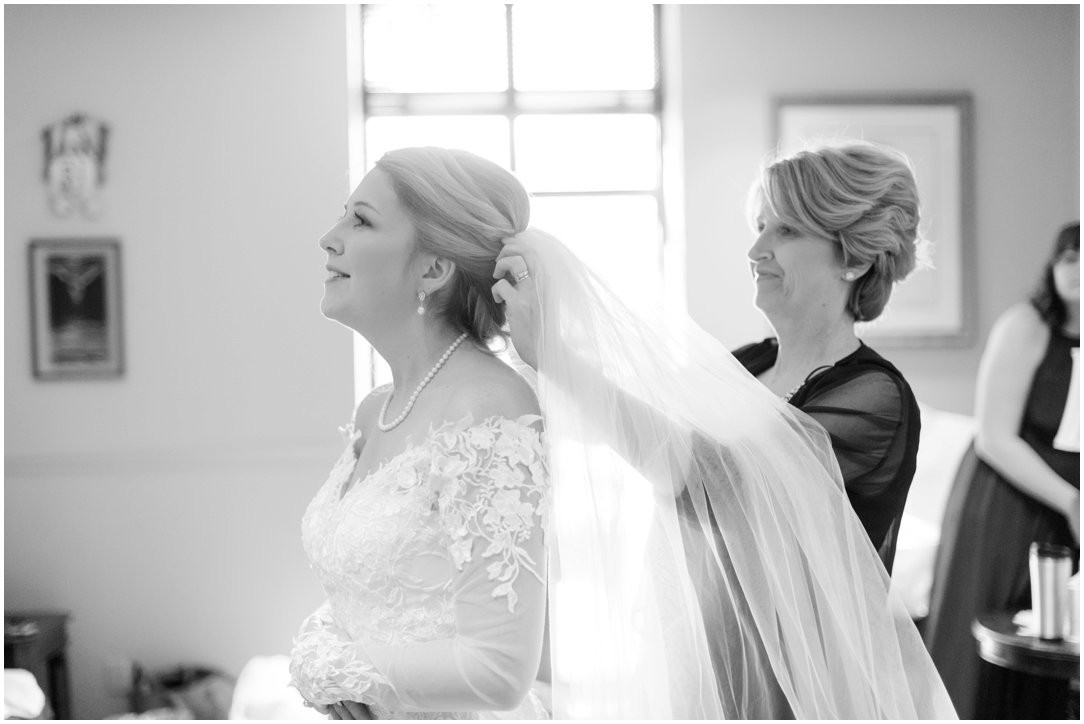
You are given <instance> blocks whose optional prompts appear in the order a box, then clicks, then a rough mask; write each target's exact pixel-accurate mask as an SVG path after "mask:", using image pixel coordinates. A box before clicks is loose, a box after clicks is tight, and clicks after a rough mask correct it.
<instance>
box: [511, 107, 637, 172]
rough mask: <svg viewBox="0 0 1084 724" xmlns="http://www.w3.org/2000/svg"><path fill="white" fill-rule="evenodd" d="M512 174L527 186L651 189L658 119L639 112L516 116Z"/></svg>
mask: <svg viewBox="0 0 1084 724" xmlns="http://www.w3.org/2000/svg"><path fill="white" fill-rule="evenodd" d="M516 173H517V174H519V176H520V178H522V179H523V182H524V183H525V184H527V188H528V189H530V190H531V191H640V190H652V189H654V188H655V187H656V186H657V185H658V124H657V122H656V120H655V117H654V116H652V115H649V114H643V113H638V114H620V115H618V114H602V115H586V114H582V115H581V114H575V115H573V114H565V115H553V116H551V115H523V116H520V117H519V118H517V119H516Z"/></svg>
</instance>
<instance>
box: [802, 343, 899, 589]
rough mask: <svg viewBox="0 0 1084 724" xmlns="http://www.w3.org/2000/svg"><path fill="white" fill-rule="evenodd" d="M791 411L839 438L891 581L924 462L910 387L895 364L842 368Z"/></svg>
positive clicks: (839, 453) (842, 459)
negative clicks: (917, 472) (918, 472)
mask: <svg viewBox="0 0 1084 724" xmlns="http://www.w3.org/2000/svg"><path fill="white" fill-rule="evenodd" d="M867 349H868V348H867ZM870 353H871V354H873V355H876V353H873V352H872V350H870ZM791 403H792V404H794V405H795V406H797V407H799V408H800V409H801V410H802V411H804V412H805V413H806V414H808V415H810V416H811V417H813V418H814V419H815V420H816V421H817V422H819V423H820V424H821V425H822V426H823V427H824V428H825V429H826V430H827V431H828V433H829V435H830V436H831V438H832V448H833V450H834V451H835V454H836V459H837V460H838V461H839V468H840V472H841V473H842V474H843V481H844V484H845V485H846V488H847V496H848V497H849V498H850V501H851V505H852V506H853V507H854V510H855V513H857V514H858V518H859V519H860V520H861V521H862V525H863V526H864V527H865V529H866V533H867V534H868V535H869V537H870V540H871V541H872V542H873V545H874V547H875V548H877V551H878V553H879V554H880V556H881V560H882V561H883V562H884V564H885V568H887V569H888V571H889V572H890V573H891V571H892V561H893V559H894V558H895V555H896V537H897V535H898V533H899V526H900V522H901V521H902V518H903V506H904V503H905V502H906V500H907V491H908V490H909V489H910V487H911V479H912V478H913V477H914V474H915V461H916V458H917V455H918V433H919V427H920V420H919V413H918V403H917V401H916V400H915V398H914V394H913V393H912V392H911V389H910V387H909V386H908V385H907V382H906V381H905V380H904V379H903V377H902V375H900V374H899V372H898V371H896V369H895V368H894V367H891V365H888V363H887V362H886V363H884V365H881V364H877V363H872V362H871V363H858V364H854V365H837V366H835V367H832V368H831V369H829V370H827V371H826V372H824V373H822V374H821V375H820V376H818V377H814V378H813V379H812V380H810V381H809V382H808V383H807V384H806V385H805V386H804V387H803V388H802V389H801V390H800V391H799V393H798V394H797V395H795V397H794V398H792V399H791Z"/></svg>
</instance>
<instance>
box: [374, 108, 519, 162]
mask: <svg viewBox="0 0 1084 724" xmlns="http://www.w3.org/2000/svg"><path fill="white" fill-rule="evenodd" d="M406 146H444V147H446V148H462V149H463V150H465V151H471V152H472V153H477V154H478V155H479V156H483V157H485V158H488V159H489V160H490V161H493V162H495V163H498V164H500V165H501V166H503V167H504V168H508V167H509V166H510V165H511V160H510V159H509V150H508V149H509V140H508V119H506V118H505V117H504V116H378V117H376V118H370V119H369V120H367V121H366V122H365V157H366V158H365V161H366V166H367V168H372V167H373V164H374V163H376V161H377V160H379V158H380V157H381V156H383V155H384V153H385V152H387V151H390V150H392V149H394V148H404V147H406Z"/></svg>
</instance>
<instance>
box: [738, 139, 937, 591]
mask: <svg viewBox="0 0 1084 724" xmlns="http://www.w3.org/2000/svg"><path fill="white" fill-rule="evenodd" d="M750 201H751V203H750V216H751V217H753V219H754V221H755V227H756V230H757V234H758V236H757V240H756V243H755V244H754V245H753V247H752V248H751V249H750V250H749V259H750V261H751V264H752V268H753V273H754V276H755V278H756V300H755V301H756V305H757V307H759V308H760V310H761V311H762V312H764V315H765V316H766V317H767V318H768V321H769V322H770V323H771V325H772V329H773V330H774V331H775V334H776V336H775V337H770V338H768V339H765V340H763V341H761V342H757V343H754V344H749V345H746V346H744V347H742V348H740V349H738V350H736V351H735V352H734V356H735V357H737V359H738V361H739V362H741V363H742V364H743V365H744V366H745V368H746V369H747V370H749V372H751V373H752V374H753V375H754V376H756V377H757V378H758V379H760V381H761V382H763V383H764V384H765V385H766V386H767V387H768V388H769V389H770V390H772V391H773V392H775V393H776V394H777V395H779V396H780V397H782V398H783V399H784V400H787V401H788V402H789V403H790V404H791V405H794V406H795V407H797V408H799V409H801V410H802V411H804V412H805V413H807V414H809V415H810V416H811V417H813V418H814V419H815V420H817V422H819V423H820V424H821V425H822V426H823V427H824V428H825V429H826V430H827V431H828V433H829V434H830V435H831V438H832V448H833V450H834V451H835V454H836V459H837V460H838V461H839V467H840V471H841V472H842V473H843V480H844V483H845V485H846V489H847V495H848V497H849V498H850V501H851V505H852V506H853V507H854V510H855V512H856V513H857V515H858V518H859V520H861V521H862V525H863V526H864V527H865V529H866V533H867V534H868V535H869V537H870V540H871V541H872V542H873V546H874V547H875V548H876V549H877V552H878V553H879V555H880V557H881V561H882V562H883V563H884V565H885V568H886V569H887V570H888V572H889V573H891V572H892V561H893V559H894V558H895V555H896V538H897V536H898V534H899V527H900V521H901V520H902V518H903V506H904V503H905V502H906V499H907V491H908V489H909V488H910V486H911V479H912V478H913V477H914V474H915V459H916V456H917V455H918V436H919V427H920V420H919V412H918V403H917V402H916V400H915V396H914V394H913V393H912V392H911V388H910V386H909V385H908V384H907V380H905V379H904V378H903V375H902V374H900V372H899V370H897V369H896V368H895V367H894V366H893V365H892V363H890V362H889V361H888V360H886V359H885V358H884V357H882V356H881V355H879V354H877V352H875V351H874V350H872V349H871V348H870V347H869V346H867V345H866V344H865V343H863V342H862V341H861V340H860V339H859V338H858V336H857V335H856V334H855V329H854V326H855V323H856V322H866V321H870V320H873V319H876V318H877V317H878V316H879V315H880V314H881V312H882V311H883V309H884V307H885V305H886V304H887V303H888V299H889V296H890V295H891V293H892V288H893V285H894V284H895V283H896V282H898V281H901V280H902V279H904V278H905V277H906V276H907V275H908V274H909V273H910V272H911V270H912V269H914V267H915V260H916V251H917V247H918V245H919V244H921V242H920V240H919V235H918V222H919V205H918V189H917V186H916V185H915V179H914V174H913V173H912V171H911V168H910V165H909V163H908V162H907V159H906V158H904V157H903V156H902V155H901V154H899V153H897V152H895V151H892V150H890V149H887V148H883V147H880V146H875V145H873V144H868V143H851V144H847V145H844V146H830V147H823V148H818V149H813V150H806V151H801V152H799V153H797V154H795V155H793V156H790V157H785V158H782V159H779V160H776V161H774V162H772V163H770V164H769V165H767V166H766V167H765V168H764V169H763V171H762V173H761V177H760V179H759V180H758V182H757V183H756V184H755V185H754V187H753V193H752V195H751V197H750Z"/></svg>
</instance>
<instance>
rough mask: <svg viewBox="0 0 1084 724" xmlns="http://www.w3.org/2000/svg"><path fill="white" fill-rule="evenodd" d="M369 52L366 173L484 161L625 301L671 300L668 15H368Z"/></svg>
mask: <svg viewBox="0 0 1084 724" xmlns="http://www.w3.org/2000/svg"><path fill="white" fill-rule="evenodd" d="M360 45H361V53H360V58H359V61H360V65H361V68H362V72H361V76H360V84H359V85H360V96H361V103H360V115H361V118H362V119H363V124H364V125H363V129H362V130H361V133H360V134H359V135H360V139H358V140H361V141H362V143H363V144H364V154H363V156H364V162H363V163H364V168H365V170H368V169H369V168H371V167H372V165H373V163H374V162H375V161H376V160H377V159H379V158H380V156H381V155H382V154H383V153H384V152H385V151H388V150H390V149H393V148H399V147H403V146H417V145H436V146H452V147H457V148H463V149H466V150H469V151H473V152H474V153H477V154H479V155H481V156H485V157H486V158H489V159H491V160H493V161H495V162H497V163H499V164H501V165H503V166H505V167H506V168H510V169H512V170H513V171H514V172H515V173H516V174H517V176H519V178H520V179H521V180H522V181H523V183H524V185H526V187H527V190H528V191H529V192H531V194H532V197H533V198H532V212H531V223H532V225H534V226H538V227H540V228H543V229H545V230H547V231H549V232H551V233H553V234H554V235H556V236H557V237H559V238H560V239H562V240H563V241H564V242H565V243H566V244H567V245H568V246H569V247H570V248H572V249H573V250H574V251H575V252H576V253H577V254H578V255H579V256H580V257H581V258H582V259H584V261H585V262H587V263H588V264H590V265H591V266H592V267H593V268H595V270H596V271H597V272H598V273H599V274H600V275H601V276H603V278H605V279H606V280H607V281H608V282H609V283H610V284H611V286H613V287H614V288H615V289H616V290H617V291H618V292H624V293H639V294H642V293H643V292H644V287H645V284H646V285H649V286H650V285H653V286H654V287H655V288H654V290H653V291H655V292H661V291H662V258H663V256H662V248H663V247H662V244H663V224H662V219H661V214H662V205H661V201H662V188H661V177H662V168H661V156H662V154H661V145H662V129H661V124H660V121H661V117H662V100H661V99H662V91H661V84H660V69H659V9H658V7H657V6H652V5H646V4H637V3H627V4H622V5H617V4H605V5H586V6H580V5H568V4H560V5H556V6H550V5H549V4H544V3H524V4H517V5H498V4H488V3H486V4H482V3H478V4H469V5H468V4H461V3H447V4H433V5H417V4H405V3H404V4H378V5H363V6H361V44H360ZM358 176H360V175H358ZM633 283H634V284H635V287H633V286H632V284H633ZM359 356H361V355H359ZM359 361H360V360H359ZM382 379H386V377H385V376H384V375H383V374H381V373H380V372H379V371H378V372H376V373H374V376H373V378H372V382H373V383H374V384H375V383H377V382H379V381H381V380H382Z"/></svg>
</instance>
